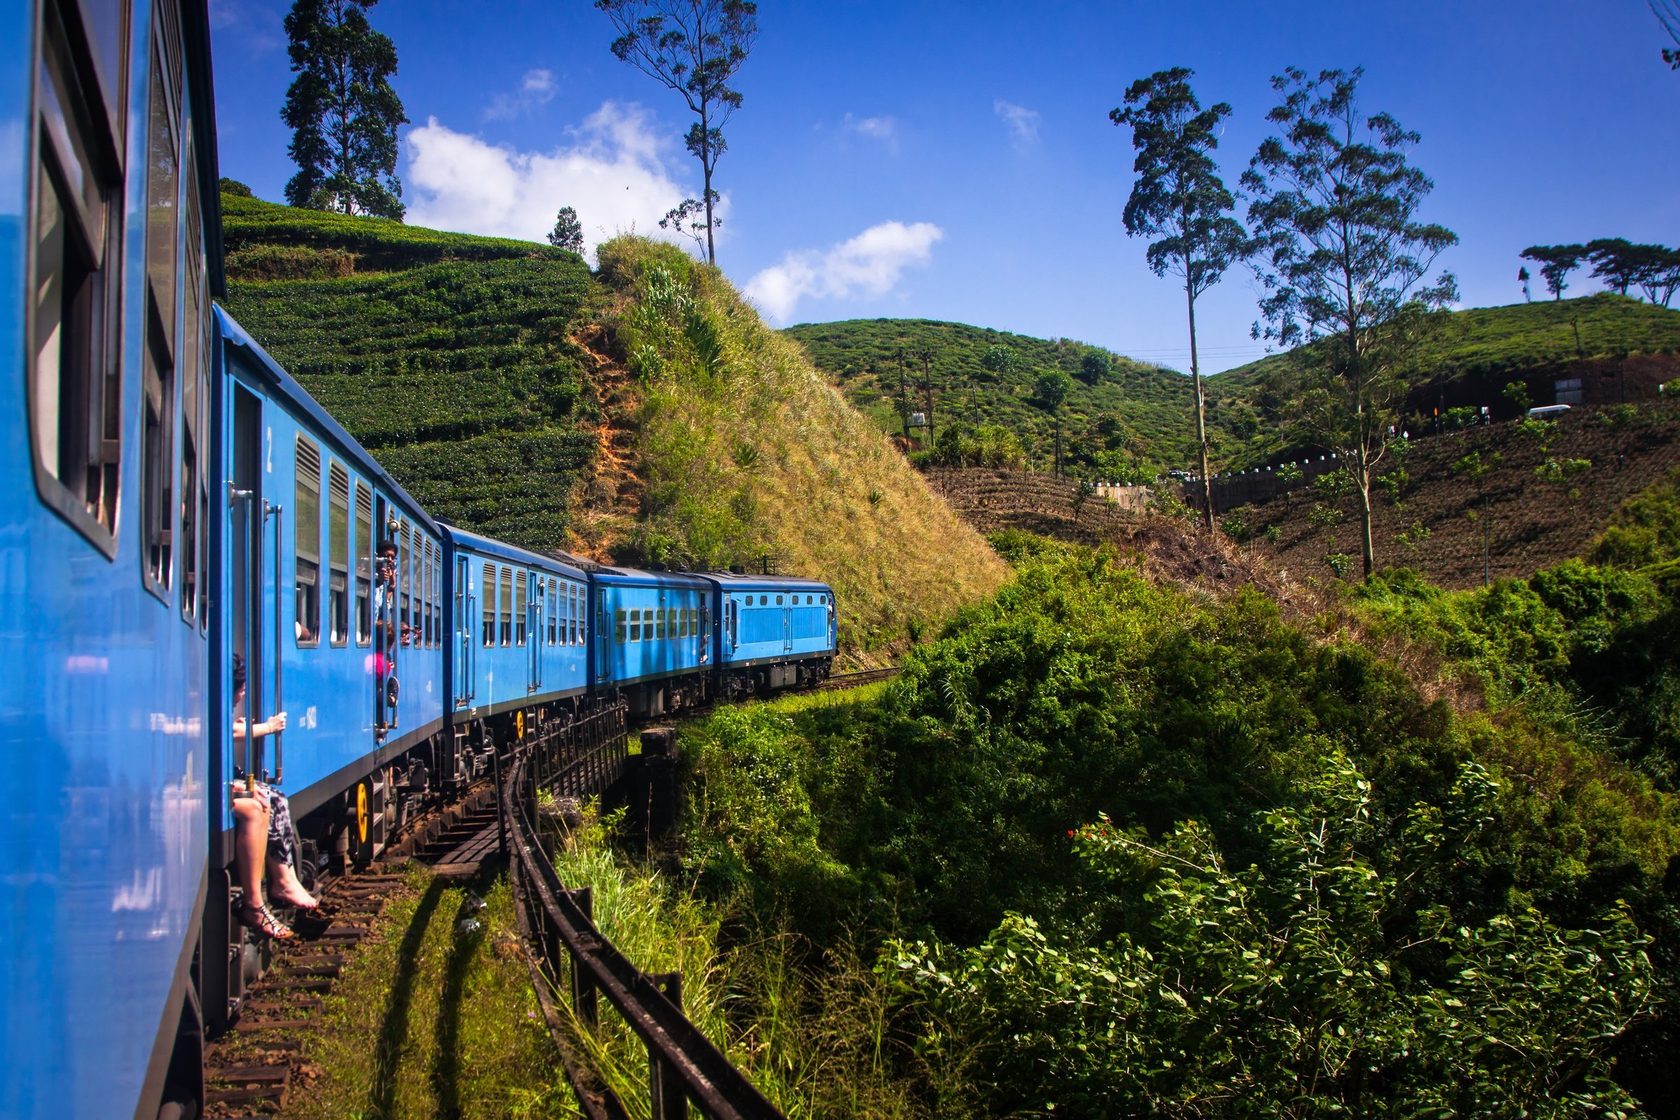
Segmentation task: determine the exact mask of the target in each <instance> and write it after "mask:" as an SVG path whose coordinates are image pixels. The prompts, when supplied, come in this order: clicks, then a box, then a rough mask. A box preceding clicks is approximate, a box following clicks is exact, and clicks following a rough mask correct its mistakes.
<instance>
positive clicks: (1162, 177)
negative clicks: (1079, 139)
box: [1108, 66, 1247, 531]
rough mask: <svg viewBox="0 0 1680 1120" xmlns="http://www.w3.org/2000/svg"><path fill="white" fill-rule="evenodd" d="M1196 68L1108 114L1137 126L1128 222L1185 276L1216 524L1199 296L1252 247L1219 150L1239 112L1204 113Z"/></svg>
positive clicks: (1205, 510) (1200, 431)
mask: <svg viewBox="0 0 1680 1120" xmlns="http://www.w3.org/2000/svg"><path fill="white" fill-rule="evenodd" d="M1192 73H1193V72H1192V71H1190V70H1187V69H1185V68H1184V67H1182V66H1179V67H1175V68H1173V69H1171V70H1157V71H1156V72H1155V73H1153V74H1151V75H1149V77H1147V78H1139V79H1138V80H1137V81H1135V82H1133V83H1132V84H1131V86H1130V88H1128V89H1127V90H1126V104H1125V107H1124V108H1117V109H1113V110H1111V111H1110V112H1109V114H1108V117H1109V119H1110V120H1111V121H1113V122H1114V123H1115V124H1117V125H1125V126H1128V127H1130V128H1131V130H1132V147H1134V148H1136V149H1137V160H1136V161H1135V162H1134V163H1133V164H1132V170H1134V171H1136V172H1137V179H1136V181H1134V182H1133V183H1132V193H1131V196H1130V197H1129V198H1127V200H1126V209H1125V211H1124V212H1123V214H1122V220H1123V221H1124V222H1125V224H1126V232H1127V233H1129V234H1131V235H1132V236H1133V237H1155V238H1158V240H1155V241H1153V242H1151V243H1150V245H1149V249H1148V253H1147V259H1148V261H1149V267H1150V269H1151V270H1152V271H1153V272H1154V273H1155V275H1157V276H1165V275H1166V274H1167V273H1169V272H1170V273H1172V274H1173V275H1175V276H1179V277H1182V278H1183V280H1184V295H1185V302H1186V304H1187V307H1188V316H1189V320H1190V380H1191V383H1192V386H1193V389H1194V392H1195V400H1196V443H1197V446H1198V448H1199V450H1200V453H1201V464H1202V468H1201V479H1202V516H1203V519H1204V522H1205V524H1206V526H1207V528H1208V529H1209V530H1210V531H1211V530H1212V529H1213V489H1212V486H1213V483H1212V482H1211V473H1210V471H1209V469H1208V438H1207V406H1206V401H1205V399H1204V397H1203V394H1202V370H1201V363H1200V361H1199V360H1198V355H1197V353H1196V297H1197V296H1198V295H1201V294H1202V293H1203V292H1205V291H1207V290H1208V289H1209V288H1210V287H1212V286H1213V285H1214V284H1217V283H1218V282H1219V279H1220V277H1221V276H1223V275H1224V274H1225V270H1226V269H1227V268H1229V267H1231V264H1232V263H1233V262H1234V261H1236V260H1238V259H1239V258H1240V257H1241V256H1242V255H1243V252H1244V250H1245V246H1246V242H1247V236H1246V235H1245V234H1244V233H1243V228H1242V226H1241V225H1239V224H1238V223H1237V220H1236V219H1235V218H1233V217H1231V211H1232V210H1234V209H1235V208H1236V199H1234V198H1233V197H1232V196H1231V192H1230V191H1229V190H1227V189H1226V188H1225V183H1224V181H1223V180H1221V179H1220V178H1219V169H1218V168H1217V167H1216V166H1215V165H1214V162H1213V155H1212V153H1213V150H1214V149H1215V148H1216V147H1218V146H1219V126H1220V122H1222V121H1223V120H1224V119H1225V118H1226V117H1229V116H1230V115H1231V107H1230V106H1229V105H1227V104H1225V103H1224V102H1223V101H1221V102H1219V103H1218V104H1216V105H1213V106H1212V107H1210V108H1208V109H1206V110H1204V109H1203V108H1202V106H1201V102H1199V101H1198V100H1197V99H1196V95H1195V93H1194V92H1193V91H1192V90H1191V88H1190V78H1191V75H1192Z"/></svg>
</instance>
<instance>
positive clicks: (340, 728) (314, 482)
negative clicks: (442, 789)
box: [205, 308, 446, 1026]
mask: <svg viewBox="0 0 1680 1120" xmlns="http://www.w3.org/2000/svg"><path fill="white" fill-rule="evenodd" d="M215 322H216V339H215V347H216V350H215V356H216V360H217V363H218V364H219V365H220V367H221V371H222V377H221V380H220V382H219V384H218V392H217V394H216V414H215V423H214V424H213V430H215V431H216V432H217V433H219V435H220V437H221V439H220V444H219V446H218V447H217V449H216V454H217V456H218V460H217V461H218V464H219V478H220V480H221V485H220V488H219V489H218V490H217V498H218V501H217V502H216V505H215V509H216V511H217V512H216V514H215V518H214V520H215V524H216V532H215V536H214V539H213V541H212V549H211V556H210V568H209V570H210V571H211V572H213V573H214V574H215V579H216V581H217V601H218V602H219V604H221V609H220V610H219V612H218V614H217V617H216V618H215V619H214V620H213V621H214V625H213V626H212V638H211V643H210V655H211V664H212V665H213V666H214V669H215V677H216V680H217V682H218V684H219V686H220V687H219V689H218V698H219V699H218V703H217V704H216V705H215V706H214V708H213V720H212V723H211V726H210V736H211V738H210V741H211V742H212V743H214V744H215V745H216V747H217V750H216V752H215V757H214V758H213V760H212V766H211V768H210V770H209V773H208V777H209V780H210V785H211V788H212V789H213V790H215V791H216V794H217V800H216V802H215V804H214V820H215V826H216V828H217V830H218V839H219V844H217V845H215V846H214V847H213V849H212V858H211V865H212V870H213V874H212V875H211V887H210V900H211V905H210V907H209V911H208V913H207V917H206V924H205V929H206V937H207V939H208V943H211V944H216V943H218V941H217V939H218V938H221V937H224V936H225V937H226V938H227V943H228V944H230V945H235V946H237V945H239V944H240V943H241V939H240V936H239V929H238V927H237V926H234V925H232V924H231V922H230V921H229V919H230V917H231V914H232V912H233V906H234V902H235V900H234V898H233V893H234V882H235V876H234V875H233V869H232V866H231V865H232V862H233V854H234V849H233V836H232V832H231V831H230V830H231V828H232V825H233V818H232V814H231V804H232V798H231V795H230V794H231V786H232V784H233V783H235V782H239V781H242V780H243V779H244V778H245V776H247V775H252V776H255V777H256V778H257V779H259V780H267V781H270V782H272V783H273V784H275V785H276V786H278V787H279V788H281V789H282V790H284V791H285V792H286V794H287V795H288V797H289V798H290V801H291V807H292V815H293V818H294V820H295V821H296V823H297V828H298V833H299V838H300V840H301V846H300V864H301V866H300V868H299V870H300V873H301V874H303V876H304V878H305V880H306V881H308V879H309V877H310V874H311V870H312V869H313V868H320V867H322V866H324V865H326V864H329V863H330V864H332V865H334V866H336V867H342V866H344V865H346V864H348V863H352V862H354V863H364V862H366V861H368V860H370V859H372V858H373V857H374V856H376V855H378V853H379V852H380V851H381V850H382V848H383V846H384V844H385V842H386V839H387V837H388V836H389V835H390V833H391V832H392V831H393V830H394V829H395V827H396V826H397V825H399V824H400V823H401V820H402V818H403V816H404V815H405V814H407V813H408V812H411V811H412V810H413V809H414V808H416V807H417V806H418V804H419V803H420V801H421V800H422V799H423V798H425V797H426V796H427V795H428V791H429V790H431V789H432V788H434V783H432V782H431V780H430V776H431V775H432V774H434V773H436V771H437V768H438V765H439V758H440V754H441V751H442V746H443V734H442V732H443V727H444V723H443V716H444V694H445V691H446V689H445V679H444V676H443V646H444V637H443V636H444V619H443V601H444V600H443V551H444V550H443V541H442V538H441V536H440V534H439V533H438V530H437V527H436V525H435V524H434V523H433V522H432V521H431V520H430V518H428V517H427V516H426V514H425V513H424V511H422V510H421V508H420V507H419V505H418V504H417V503H416V502H415V501H414V500H413V499H412V498H411V497H409V495H408V494H407V493H405V492H404V491H403V490H402V488H401V487H400V486H398V485H397V483H396V482H395V481H394V480H393V479H392V478H391V477H390V476H389V475H388V474H386V473H385V471H384V470H383V469H382V468H381V467H380V466H379V464H378V463H376V462H375V461H374V460H373V458H372V457H371V456H369V455H368V453H367V452H366V451H365V450H364V449H363V448H362V447H361V446H360V445H358V444H357V443H356V441H355V440H354V439H352V438H351V437H350V435H349V434H348V433H347V432H345V431H344V429H343V428H341V427H340V426H339V425H338V423H337V422H336V421H334V420H333V419H332V417H330V416H329V415H327V413H326V412H325V411H324V410H323V409H322V408H321V406H320V405H319V404H317V403H316V402H315V401H314V400H313V399H312V398H311V397H310V396H309V395H308V394H307V393H305V392H304V391H303V390H302V388H301V387H299V386H298V384H297V382H296V381H294V380H293V379H292V378H291V376H290V375H288V374H287V373H286V371H285V370H284V369H282V368H281V367H280V365H279V364H278V363H277V362H275V361H274V359H273V358H271V357H270V356H269V355H268V354H267V353H266V352H265V351H264V350H263V349H262V347H261V346H259V345H258V344H257V343H256V342H255V341H254V340H253V339H252V338H251V337H250V335H248V334H247V333H246V332H245V331H244V329H243V328H241V327H240V326H239V324H238V323H236V322H235V321H234V320H233V319H232V318H231V317H229V316H228V315H227V314H226V313H225V312H223V311H221V310H220V309H219V308H218V309H217V311H216V319H215ZM235 656H238V657H240V658H242V659H243V660H244V663H245V665H246V671H247V678H248V685H247V695H246V700H245V704H244V710H243V712H238V713H236V712H232V711H230V710H229V708H228V700H230V699H231V673H232V665H233V661H234V658H235ZM282 711H283V712H285V713H286V714H287V722H286V727H285V730H284V731H282V732H279V733H277V734H273V735H268V736H264V737H261V738H249V739H245V740H242V741H239V742H237V743H236V742H235V740H234V739H233V737H232V731H231V728H232V720H233V719H234V718H235V717H236V716H239V715H243V716H244V717H245V718H248V719H250V720H251V721H252V722H257V721H263V720H267V719H269V718H271V717H272V716H273V714H274V713H276V712H282ZM258 951H259V947H258V946H255V945H252V944H246V945H245V946H244V948H243V950H242V952H240V953H236V954H233V959H232V961H231V962H230V964H229V967H228V969H227V976H226V978H225V991H224V990H223V988H222V985H221V984H220V983H218V982H217V981H218V980H219V979H220V977H219V975H218V976H215V977H212V976H207V977H206V981H205V982H206V986H207V989H208V990H209V991H210V992H212V993H214V995H215V996H216V997H217V998H214V999H210V998H207V999H206V1006H207V1008H209V1009H210V1010H209V1016H210V1019H211V1023H212V1026H219V1025H220V1024H221V1015H222V1013H223V1009H224V1008H226V1007H227V1006H229V1004H230V1003H231V1002H237V1000H238V999H239V997H240V995H241V993H242V991H243V986H244V983H245V981H246V980H248V979H249V978H251V977H252V976H253V975H254V974H255V972H256V971H257V969H258V967H259V965H260V962H258V961H256V960H253V959H252V958H253V956H254V954H256V953H257V952H258ZM209 971H211V972H217V973H219V970H215V969H211V970H209Z"/></svg>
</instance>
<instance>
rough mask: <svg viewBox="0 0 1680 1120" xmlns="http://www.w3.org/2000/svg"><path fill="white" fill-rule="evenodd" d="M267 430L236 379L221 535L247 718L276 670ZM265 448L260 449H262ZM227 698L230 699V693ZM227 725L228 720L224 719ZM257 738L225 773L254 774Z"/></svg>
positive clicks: (258, 763) (258, 404) (253, 399)
mask: <svg viewBox="0 0 1680 1120" xmlns="http://www.w3.org/2000/svg"><path fill="white" fill-rule="evenodd" d="M271 439H272V433H270V432H269V431H268V429H267V428H266V426H265V425H264V424H263V408H262V398H260V397H259V396H257V394H255V393H253V392H251V391H250V390H249V389H247V388H245V387H244V385H242V384H240V383H239V382H237V381H236V382H235V383H234V387H233V431H232V460H233V461H232V464H231V465H232V480H231V482H230V483H229V493H228V505H227V518H228V520H227V525H226V526H225V529H226V532H225V536H224V538H223V539H225V540H226V541H227V542H228V546H229V547H228V567H229V573H228V591H229V602H228V625H229V631H228V638H229V648H230V650H231V653H232V655H234V656H237V657H238V658H239V659H240V660H241V661H242V662H243V663H244V666H245V680H246V685H245V704H244V711H243V712H242V713H238V712H236V713H234V715H236V716H243V717H244V718H246V719H248V720H253V721H254V720H258V719H262V718H264V714H265V713H266V712H267V710H268V701H269V698H270V689H269V683H268V682H269V676H270V672H271V671H272V672H275V673H277V672H278V671H279V665H278V660H277V659H275V660H273V662H272V664H271V659H270V657H269V656H268V655H267V653H266V652H265V651H266V648H267V645H266V643H265V641H264V638H265V637H267V635H266V634H265V632H264V627H263V618H264V616H265V614H266V613H267V612H265V611H264V609H263V606H264V603H265V600H266V599H267V598H268V597H269V596H271V595H275V594H278V583H277V582H275V583H272V584H271V583H269V582H268V580H267V579H266V578H265V577H266V575H267V573H266V571H265V566H264V559H265V557H266V556H267V554H268V550H267V549H266V548H264V547H263V546H264V543H265V538H266V536H267V531H268V529H269V526H270V523H271V522H273V521H274V520H276V519H275V518H273V517H270V516H266V515H265V511H266V510H268V509H269V508H270V507H269V503H268V499H267V497H266V496H265V494H264V491H263V475H264V465H265V459H266V457H267V454H272V448H270V447H269V446H268V444H269V442H270V440H271ZM265 452H266V454H265ZM276 575H278V573H276ZM230 699H231V698H230ZM228 726H229V728H230V729H231V727H232V724H231V722H230V723H229V725H228ZM261 744H262V740H260V739H254V738H251V737H247V738H245V739H243V740H241V741H240V742H239V743H237V744H235V743H233V742H232V740H231V735H230V741H229V748H230V749H231V750H232V751H233V758H232V766H231V767H230V768H229V770H228V771H227V773H228V774H229V776H230V777H231V776H237V775H239V774H241V773H243V774H244V775H246V776H249V777H251V778H253V779H254V778H256V777H260V776H261V773H262V770H263V769H264V766H263V759H262V758H261V757H260V756H259V755H256V754H254V753H253V752H254V751H256V750H257V749H259V747H260V745H261Z"/></svg>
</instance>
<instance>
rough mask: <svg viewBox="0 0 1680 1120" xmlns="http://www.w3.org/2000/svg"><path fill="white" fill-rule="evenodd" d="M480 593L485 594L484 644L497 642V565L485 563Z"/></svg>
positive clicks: (488, 644) (479, 587)
mask: <svg viewBox="0 0 1680 1120" xmlns="http://www.w3.org/2000/svg"><path fill="white" fill-rule="evenodd" d="M478 590H479V594H480V595H483V596H484V644H485V645H487V646H493V645H495V644H496V566H495V565H494V564H486V565H484V576H483V579H481V580H480V581H479V585H478Z"/></svg>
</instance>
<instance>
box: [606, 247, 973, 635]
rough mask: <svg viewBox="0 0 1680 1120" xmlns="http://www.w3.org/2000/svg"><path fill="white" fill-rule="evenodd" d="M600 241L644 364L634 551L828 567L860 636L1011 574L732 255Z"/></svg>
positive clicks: (613, 329) (612, 319) (846, 620)
mask: <svg viewBox="0 0 1680 1120" xmlns="http://www.w3.org/2000/svg"><path fill="white" fill-rule="evenodd" d="M600 255H601V275H602V281H603V283H604V284H605V285H606V286H607V287H608V288H609V289H610V290H611V291H612V293H613V296H614V298H613V300H612V303H611V306H610V307H609V308H608V310H607V311H605V312H604V313H603V321H604V322H605V323H606V324H607V325H608V326H609V329H610V334H611V337H610V339H609V341H608V343H607V345H608V347H609V349H610V351H611V352H612V354H613V355H614V356H617V357H619V358H621V359H622V361H623V364H624V365H625V366H626V367H627V369H628V371H629V373H630V374H631V375H632V376H633V377H634V379H635V394H636V397H637V400H636V404H635V414H634V415H635V422H636V427H637V441H638V448H639V459H640V462H641V467H642V475H643V485H644V493H643V498H642V508H641V511H640V518H639V521H638V523H637V524H636V525H635V526H633V527H632V528H631V529H630V530H629V532H630V533H631V535H632V539H633V540H634V542H635V548H634V551H636V552H638V553H640V554H642V555H646V556H648V557H650V558H653V559H656V560H661V561H665V562H669V563H674V564H679V565H682V566H692V567H721V566H726V565H729V564H731V563H739V562H741V561H742V560H745V561H746V562H747V563H748V564H755V563H756V562H757V561H758V559H759V558H760V557H765V556H767V557H769V558H770V559H771V561H772V563H773V565H774V567H775V569H776V570H777V571H782V572H809V573H813V574H817V575H820V576H821V577H822V578H823V579H825V580H827V581H829V582H830V583H831V584H832V585H833V587H834V589H835V593H836V596H837V598H838V601H839V603H840V608H841V646H842V648H843V649H847V650H853V651H855V650H860V649H861V650H865V651H867V650H872V649H878V648H881V647H883V646H893V645H902V644H903V642H904V641H905V640H906V639H909V638H913V637H915V636H916V635H918V634H923V633H928V632H931V631H932V630H933V629H934V628H935V627H937V626H938V625H940V624H942V623H943V622H944V620H945V619H947V618H949V617H950V616H951V615H952V614H953V613H954V612H955V611H956V610H957V609H958V608H960V607H961V606H962V605H963V604H965V603H968V602H971V601H973V600H974V599H976V598H978V597H981V596H984V595H987V594H989V593H990V592H992V591H994V590H995V589H996V588H997V587H998V586H999V585H1000V584H1001V583H1002V582H1003V580H1004V578H1005V577H1006V569H1005V567H1004V565H1003V563H1002V562H1001V561H1000V560H999V559H998V558H997V557H996V556H995V555H994V554H993V553H992V551H991V549H990V548H989V547H988V546H987V544H986V543H985V541H984V540H982V539H981V538H980V537H979V536H978V535H977V534H976V533H975V532H974V531H973V530H972V529H970V528H969V527H968V526H966V525H964V524H963V523H962V522H961V521H960V520H958V519H957V518H956V516H955V515H953V514H952V513H951V511H950V509H949V507H947V506H946V505H945V503H944V502H943V501H942V500H940V499H939V498H938V497H937V496H935V495H934V494H933V493H932V491H931V490H929V489H928V487H927V485H926V483H925V482H924V481H923V479H922V478H921V476H920V475H918V474H917V473H916V472H915V471H914V470H912V469H911V468H910V466H909V464H908V463H907V462H906V461H905V460H904V458H903V456H902V455H900V454H899V453H898V452H897V451H896V450H895V449H894V448H893V447H892V446H891V444H890V443H889V442H888V441H887V439H886V437H885V436H883V435H882V434H881V433H880V432H879V431H878V430H877V429H875V428H874V427H873V426H872V425H871V424H870V423H869V422H868V420H866V419H865V418H864V417H862V416H861V415H859V414H858V413H857V412H856V411H855V410H853V409H852V408H851V407H850V406H849V405H848V404H847V403H846V401H845V400H844V399H843V398H842V397H841V395H840V394H839V393H837V392H836V391H835V390H834V389H833V388H832V387H831V386H829V385H828V384H827V382H826V381H824V379H823V378H822V377H821V375H819V374H818V373H817V372H816V370H815V369H814V368H813V367H812V365H811V363H810V361H809V359H808V358H807V357H806V355H805V353H804V351H803V350H802V349H801V348H800V347H799V346H798V345H796V344H794V343H792V342H790V341H789V340H788V339H786V338H783V337H781V336H780V335H778V334H777V333H776V332H774V331H771V330H770V329H768V328H767V327H765V325H764V324H763V322H762V321H761V320H760V319H759V317H758V315H757V313H756V312H754V311H753V310H752V308H751V307H749V306H748V305H747V304H746V303H745V302H743V301H742V300H741V298H740V297H739V295H738V294H737V293H736V292H735V290H734V289H733V288H732V287H730V285H729V284H728V283H727V282H726V281H725V280H724V279H723V278H722V277H721V276H720V275H719V274H718V273H717V272H716V271H715V270H712V269H709V268H705V267H702V266H700V265H697V264H695V263H694V262H693V261H692V260H690V259H689V258H688V257H687V256H686V255H685V254H683V253H681V252H680V251H678V250H676V249H675V248H673V247H671V246H666V245H660V244H657V243H653V242H647V241H640V240H635V239H629V238H621V239H619V240H616V241H612V242H609V243H607V244H605V245H603V246H602V247H601V250H600Z"/></svg>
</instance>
